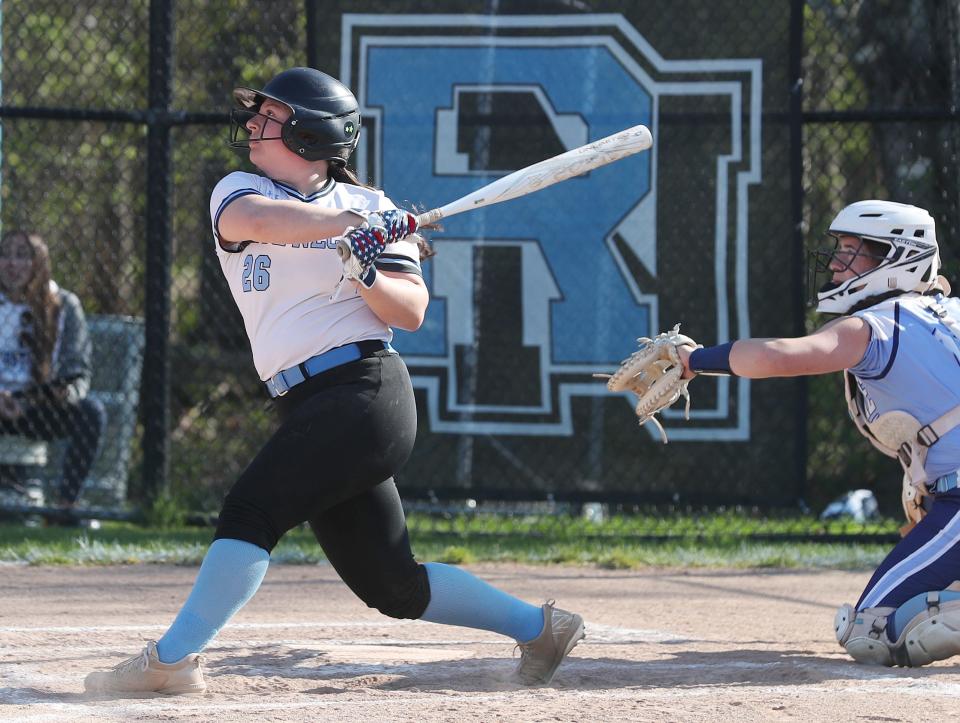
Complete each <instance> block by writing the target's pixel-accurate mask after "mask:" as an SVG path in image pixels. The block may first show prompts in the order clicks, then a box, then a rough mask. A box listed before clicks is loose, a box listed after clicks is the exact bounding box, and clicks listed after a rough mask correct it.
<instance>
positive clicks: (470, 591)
mask: <svg viewBox="0 0 960 723" xmlns="http://www.w3.org/2000/svg"><path fill="white" fill-rule="evenodd" d="M424 567H425V568H427V578H428V579H429V580H430V604H429V605H427V609H426V610H425V611H424V613H423V615H421V616H420V619H421V620H426V621H428V622H431V623H443V624H445V625H461V626H463V627H465V628H479V629H481V630H490V631H492V632H494V633H500V634H501V635H507V636H509V637H511V638H513V639H514V640H516V641H517V642H520V643H525V642H527V641H530V640H533V639H534V638H535V637H537V636H538V635H539V634H540V632H541V631H542V630H543V610H542V609H541V608H539V607H536V606H534V605H530V604H529V603H525V602H523V600H518V599H517V598H515V597H513V596H511V595H507V593H505V592H502V591H501V590H497V588H495V587H493V586H492V585H488V584H487V583H485V582H484V581H483V580H481V579H479V578H477V577H474V576H473V575H471V574H470V573H469V572H467V571H466V570H461V569H460V568H459V567H453V566H452V565H443V564H441V563H439V562H428V563H426V564H425V565H424Z"/></svg>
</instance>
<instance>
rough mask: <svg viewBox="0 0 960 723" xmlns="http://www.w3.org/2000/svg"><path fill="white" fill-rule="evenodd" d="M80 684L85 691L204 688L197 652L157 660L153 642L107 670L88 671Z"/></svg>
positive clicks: (168, 691) (195, 692)
mask: <svg viewBox="0 0 960 723" xmlns="http://www.w3.org/2000/svg"><path fill="white" fill-rule="evenodd" d="M83 685H84V688H86V691H87V692H88V693H126V694H135V693H164V694H166V695H199V694H202V693H205V692H206V690H207V684H206V682H205V681H204V680H203V671H202V670H201V669H200V655H199V654H197V653H192V654H190V655H185V656H184V657H183V658H181V659H180V660H178V661H177V662H176V663H169V664H168V663H161V662H160V658H158V657H157V644H156V643H153V642H150V643H147V647H145V648H144V649H143V651H142V652H141V653H140V654H139V655H135V656H134V657H132V658H130V659H129V660H125V661H123V662H122V663H120V664H119V665H116V666H114V667H113V668H111V669H110V670H107V671H104V672H102V673H90V674H89V675H87V677H86V678H85V679H84V681H83Z"/></svg>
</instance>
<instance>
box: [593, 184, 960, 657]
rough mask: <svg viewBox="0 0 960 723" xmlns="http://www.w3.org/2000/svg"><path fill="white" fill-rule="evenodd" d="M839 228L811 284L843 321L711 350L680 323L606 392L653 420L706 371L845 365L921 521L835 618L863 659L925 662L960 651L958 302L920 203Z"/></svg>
mask: <svg viewBox="0 0 960 723" xmlns="http://www.w3.org/2000/svg"><path fill="white" fill-rule="evenodd" d="M829 235H830V236H831V237H832V238H833V240H834V244H833V246H832V248H824V249H820V250H818V251H815V252H813V255H812V258H811V264H812V265H813V269H812V271H813V279H814V284H815V285H816V284H817V283H818V279H819V278H820V277H825V281H826V283H824V284H823V285H822V286H820V287H819V291H818V292H817V302H818V303H817V310H818V311H820V312H824V313H828V314H839V315H841V316H840V318H838V319H834V320H833V321H831V322H830V323H828V324H826V325H824V326H823V327H821V328H820V329H819V330H817V331H816V332H814V333H812V334H810V335H808V336H804V337H800V338H792V339H741V340H739V341H734V342H729V343H726V344H721V345H719V346H713V347H708V348H702V347H699V346H698V345H696V344H695V343H694V342H693V341H692V340H691V339H690V338H689V337H685V336H682V335H680V334H679V328H678V327H674V329H673V331H671V332H668V333H666V334H661V335H660V336H658V337H657V338H656V339H653V340H650V339H641V340H640V341H641V349H640V351H638V352H637V353H635V354H634V355H633V356H632V357H630V359H627V360H626V361H625V362H624V363H623V365H621V368H620V369H619V370H618V371H617V373H615V374H614V375H613V376H611V377H610V378H609V381H608V386H609V387H610V389H611V390H613V391H622V390H631V391H635V392H636V393H637V394H638V396H639V397H640V399H639V403H638V405H637V414H638V415H639V416H640V421H641V423H643V422H644V421H647V419H653V418H654V417H653V415H654V414H655V413H656V412H657V411H659V410H661V409H663V408H664V407H666V406H669V405H670V404H672V403H673V402H675V401H676V400H677V399H678V398H679V396H680V395H686V394H687V384H688V383H689V382H690V380H691V379H692V378H693V377H694V376H695V375H696V374H727V375H737V376H742V377H749V378H751V379H762V378H766V377H791V376H800V375H808V374H826V373H828V372H843V375H844V378H845V387H846V393H847V403H848V410H849V412H850V415H851V417H852V418H853V420H854V422H855V423H856V425H857V428H858V429H859V430H860V431H861V432H862V433H863V434H864V435H865V436H866V437H867V438H868V439H869V440H870V442H871V443H872V444H873V445H874V446H875V447H876V448H877V449H879V450H880V451H881V452H883V453H885V454H887V455H889V456H892V457H896V458H897V459H898V460H899V461H900V463H901V465H902V466H903V471H904V494H903V502H904V511H905V513H906V514H907V517H908V521H909V522H910V524H909V525H907V526H906V527H904V528H903V530H902V531H901V532H902V533H903V535H904V537H903V539H902V540H901V541H900V542H899V543H898V544H897V545H896V546H895V547H894V548H893V550H892V551H891V552H890V553H889V554H888V555H887V557H886V558H885V559H884V560H883V562H882V563H881V564H880V567H879V568H878V569H877V570H876V572H874V574H873V576H872V577H871V579H870V582H869V583H868V584H867V587H866V589H865V590H864V591H863V594H862V595H861V596H860V599H859V600H858V601H857V604H856V606H851V605H843V606H842V607H841V608H840V609H839V611H838V612H837V615H836V619H835V622H834V627H835V630H836V635H837V640H838V642H839V643H840V644H841V645H842V646H843V647H844V648H845V649H846V651H847V652H848V653H849V654H850V655H851V656H852V657H853V658H854V660H857V661H859V662H862V663H872V664H877V665H887V666H893V665H901V666H910V667H913V666H920V665H926V664H927V663H930V662H932V661H935V660H943V659H945V658H949V657H951V656H953V655H957V654H958V653H960V489H958V483H957V480H958V475H960V430H958V429H957V426H958V424H960V300H958V299H956V298H953V297H950V296H949V294H950V286H949V284H948V283H947V281H946V279H944V278H943V277H942V276H938V271H939V265H940V259H939V248H938V246H937V239H936V233H935V229H934V222H933V218H932V217H931V216H930V214H929V213H928V212H927V211H925V210H923V209H921V208H917V207H915V206H907V205H904V204H899V203H892V202H889V201H860V202H858V203H854V204H852V205H850V206H848V207H846V208H844V209H843V210H842V211H840V213H839V214H838V215H837V217H836V218H835V219H834V220H833V222H832V223H831V225H830V230H829ZM687 402H688V404H689V397H687Z"/></svg>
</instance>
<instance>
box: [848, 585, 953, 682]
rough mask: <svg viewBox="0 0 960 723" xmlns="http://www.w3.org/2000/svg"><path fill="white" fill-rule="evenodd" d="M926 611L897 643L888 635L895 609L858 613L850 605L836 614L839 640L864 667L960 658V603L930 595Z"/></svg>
mask: <svg viewBox="0 0 960 723" xmlns="http://www.w3.org/2000/svg"><path fill="white" fill-rule="evenodd" d="M926 598H927V599H926V603H927V606H926V609H924V610H922V611H921V612H919V613H917V614H916V615H915V616H914V617H913V618H912V619H911V620H910V622H908V623H907V625H906V626H905V627H904V629H903V632H901V633H900V637H899V638H898V639H897V641H896V642H890V640H889V639H888V638H887V635H886V626H887V616H888V615H889V614H891V613H892V612H893V608H869V609H867V610H862V611H860V612H859V613H856V612H854V610H853V608H852V607H851V606H850V605H844V606H843V607H841V608H840V610H839V611H838V612H837V618H836V623H835V627H836V631H837V640H838V641H839V642H840V644H841V645H843V647H844V648H846V650H847V652H848V653H850V656H851V657H852V658H853V659H854V660H856V661H858V662H861V663H872V664H874V665H886V666H894V665H900V666H903V667H908V668H916V667H919V666H921V665H927V664H928V663H932V662H934V661H935V660H945V659H947V658H951V657H953V656H954V655H958V654H960V600H950V601H947V602H942V601H941V600H940V592H939V591H934V592H928V593H927V596H926Z"/></svg>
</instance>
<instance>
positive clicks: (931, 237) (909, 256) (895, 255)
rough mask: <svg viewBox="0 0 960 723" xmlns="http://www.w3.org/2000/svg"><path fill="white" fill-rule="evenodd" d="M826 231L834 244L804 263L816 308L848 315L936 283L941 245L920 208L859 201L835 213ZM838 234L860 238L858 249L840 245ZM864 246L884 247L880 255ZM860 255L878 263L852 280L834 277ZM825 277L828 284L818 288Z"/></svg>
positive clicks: (928, 219) (926, 289) (830, 312)
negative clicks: (842, 247) (838, 280)
mask: <svg viewBox="0 0 960 723" xmlns="http://www.w3.org/2000/svg"><path fill="white" fill-rule="evenodd" d="M828 233H829V235H830V236H832V237H833V238H834V239H836V243H835V245H834V246H833V247H832V248H823V249H818V250H816V251H813V252H811V254H810V256H811V258H810V263H809V264H808V281H809V284H810V287H811V292H812V294H811V296H813V295H814V294H815V296H814V298H816V299H817V311H820V312H824V313H828V314H847V313H850V312H851V311H853V310H855V309H856V308H862V307H864V306H865V305H867V306H868V305H870V304H874V303H877V302H878V301H880V300H881V299H883V298H886V297H889V296H891V295H897V294H903V293H908V292H918V293H924V292H926V291H928V290H929V289H931V288H932V287H933V286H934V284H935V283H936V280H937V273H938V272H939V268H940V258H939V247H938V246H937V237H936V231H935V229H934V222H933V218H932V217H931V216H930V214H929V213H927V211H925V210H924V209H922V208H917V207H916V206H908V205H906V204H902V203H893V202H891V201H859V202H857V203H854V204H851V205H850V206H847V207H846V208H844V209H843V210H842V211H840V213H839V214H837V217H836V218H835V219H834V220H833V222H832V223H831V224H830V230H829V232H828ZM842 236H852V237H855V238H857V239H859V244H858V246H857V248H856V249H855V250H849V249H841V248H840V237H842ZM867 242H872V243H870V244H867ZM865 244H866V245H867V246H870V245H872V244H877V245H879V246H880V247H881V248H882V249H883V251H882V252H880V253H878V252H876V251H874V250H871V249H870V248H867V247H865ZM860 257H867V258H871V259H874V260H876V262H877V263H876V264H875V265H873V266H872V267H871V268H868V269H867V270H865V271H863V272H861V273H860V274H859V275H857V276H856V277H854V278H851V279H847V280H845V281H840V282H834V281H833V280H832V276H833V274H834V273H843V272H844V271H848V270H849V269H850V267H851V266H852V265H853V263H854V262H855V261H856V259H857V258H860ZM831 264H833V266H834V268H833V269H831V268H830V265H831ZM823 275H826V279H825V282H826V283H823V284H822V285H819V286H818V281H819V279H820V278H821V277H822V276H823Z"/></svg>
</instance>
